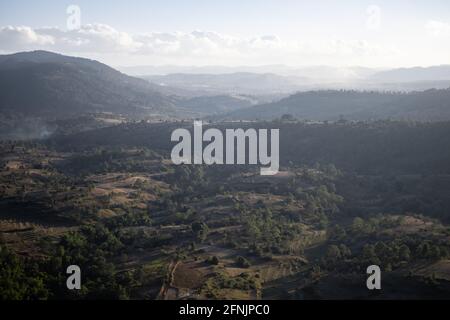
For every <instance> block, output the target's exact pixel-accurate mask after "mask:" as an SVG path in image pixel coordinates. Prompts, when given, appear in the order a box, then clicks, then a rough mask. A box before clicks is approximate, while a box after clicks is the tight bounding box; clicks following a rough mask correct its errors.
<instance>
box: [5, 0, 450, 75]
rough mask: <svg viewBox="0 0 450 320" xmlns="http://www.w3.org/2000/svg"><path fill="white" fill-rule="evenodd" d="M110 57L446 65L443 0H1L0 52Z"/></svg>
mask: <svg viewBox="0 0 450 320" xmlns="http://www.w3.org/2000/svg"><path fill="white" fill-rule="evenodd" d="M41 49H42V50H49V51H54V52H59V53H63V54H69V55H76V56H83V57H88V58H92V59H97V60H100V61H102V62H105V63H107V64H110V65H113V66H134V65H185V66H187V65H193V66H205V65H223V66H244V65H246V66H256V65H272V64H284V65H290V66H315V65H330V66H366V67H377V68H392V67H411V66H430V65H441V64H450V1H448V0H391V1H386V0H379V1H377V0H372V1H365V0H359V1H356V0H342V1H331V0H315V1H301V0H239V1H238V0H227V1H223V0H220V1H218V0H184V1H181V0H164V1H152V0H150V1H149V0H147V1H144V0H127V1H114V0H109V1H105V0H96V1H84V0H79V1H76V0H73V1H51V0H35V1H23V0H14V1H5V0H0V53H3V54H7V53H13V52H18V51H30V50H41Z"/></svg>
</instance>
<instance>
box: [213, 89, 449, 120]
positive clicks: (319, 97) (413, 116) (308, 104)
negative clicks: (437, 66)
mask: <svg viewBox="0 0 450 320" xmlns="http://www.w3.org/2000/svg"><path fill="white" fill-rule="evenodd" d="M284 114H291V115H293V116H294V117H296V118H298V119H308V120H318V121H325V120H332V121H333V120H338V119H340V118H342V117H344V118H345V119H348V120H378V119H395V120H416V121H443V120H450V90H449V89H443V90H434V89H432V90H427V91H422V92H411V93H391V92H364V91H342V90H339V91H338V90H326V91H309V92H301V93H297V94H294V95H291V96H289V97H287V98H285V99H282V100H280V101H278V102H274V103H269V104H264V105H258V106H253V107H250V108H246V109H242V110H237V111H235V112H231V113H228V114H227V115H225V116H222V117H220V118H221V119H227V120H255V119H276V118H280V117H281V116H282V115H284Z"/></svg>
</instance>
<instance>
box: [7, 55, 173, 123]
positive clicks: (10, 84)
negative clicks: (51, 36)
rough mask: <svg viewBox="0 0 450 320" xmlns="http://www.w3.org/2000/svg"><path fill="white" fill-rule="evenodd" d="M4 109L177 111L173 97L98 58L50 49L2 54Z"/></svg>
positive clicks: (62, 114)
mask: <svg viewBox="0 0 450 320" xmlns="http://www.w3.org/2000/svg"><path fill="white" fill-rule="evenodd" d="M0 86H1V88H2V90H1V91H0V112H2V113H4V114H9V115H11V114H12V115H25V116H39V117H44V118H67V117H71V116H74V115H79V114H80V113H96V112H109V113H115V114H124V115H128V116H148V115H174V114H175V107H174V104H173V99H172V98H168V97H166V96H164V95H162V94H161V93H159V92H158V91H157V90H155V88H154V87H152V86H151V85H150V84H148V83H147V82H146V81H144V80H141V79H137V78H133V77H130V76H127V75H125V74H122V73H120V72H119V71H117V70H114V69H113V68H110V67H108V66H107V65H104V64H102V63H99V62H97V61H94V60H88V59H83V58H75V57H68V56H63V55H59V54H56V53H51V52H46V51H33V52H23V53H17V54H12V55H3V56H0Z"/></svg>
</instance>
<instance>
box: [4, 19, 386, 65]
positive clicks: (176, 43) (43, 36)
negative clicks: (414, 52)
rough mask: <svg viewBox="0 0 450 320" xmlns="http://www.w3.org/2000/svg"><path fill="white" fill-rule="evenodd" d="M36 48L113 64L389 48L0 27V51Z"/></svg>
mask: <svg viewBox="0 0 450 320" xmlns="http://www.w3.org/2000/svg"><path fill="white" fill-rule="evenodd" d="M36 49H45V50H53V51H57V52H61V53H65V54H80V53H85V54H89V55H91V56H95V57H97V58H100V59H101V58H102V57H106V56H114V59H115V60H114V61H115V62H114V63H115V64H124V60H127V61H130V60H133V59H135V60H136V61H137V60H139V59H140V60H139V61H144V60H143V59H144V58H145V59H147V60H148V61H151V62H149V63H151V64H161V63H169V64H179V63H187V64H209V63H212V64H224V65H225V64H255V63H257V64H270V63H287V64H292V63H294V64H298V63H302V62H303V61H305V60H308V61H310V62H312V61H313V60H314V62H313V63H327V62H326V59H330V58H332V59H333V58H334V59H340V60H339V61H343V63H347V62H349V61H354V62H353V63H358V62H360V61H362V60H361V59H367V58H368V57H375V56H382V55H392V54H393V53H394V51H393V50H391V49H385V48H382V47H380V46H377V45H373V44H370V43H368V42H367V41H364V40H356V41H348V40H347V41H342V40H329V41H322V42H315V43H311V42H303V41H300V40H292V39H291V40H283V39H281V38H279V37H278V36H276V35H262V36H255V37H250V38H243V37H234V36H230V35H225V34H220V33H217V32H208V31H193V32H151V33H144V34H129V33H126V32H122V31H119V30H116V29H115V28H113V27H111V26H108V25H105V24H86V25H83V26H81V27H80V28H79V29H76V30H62V29H60V28H56V27H47V28H38V29H32V28H30V27H12V26H8V27H1V28H0V51H3V52H15V51H22V50H36ZM136 57H140V58H139V59H138V58H136ZM321 59H323V60H321ZM358 59H359V60H358ZM118 60H121V61H118ZM147 60H146V61H147ZM140 63H142V62H140ZM331 63H333V62H331ZM126 64H128V63H126Z"/></svg>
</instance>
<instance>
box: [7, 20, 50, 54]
mask: <svg viewBox="0 0 450 320" xmlns="http://www.w3.org/2000/svg"><path fill="white" fill-rule="evenodd" d="M54 43H55V39H54V38H53V37H52V36H50V35H45V34H39V33H38V32H36V31H35V30H33V29H31V28H30V27H25V26H19V27H12V26H7V27H2V28H0V48H1V49H4V50H8V49H10V48H11V49H12V50H21V49H27V48H29V47H33V46H51V45H54Z"/></svg>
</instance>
